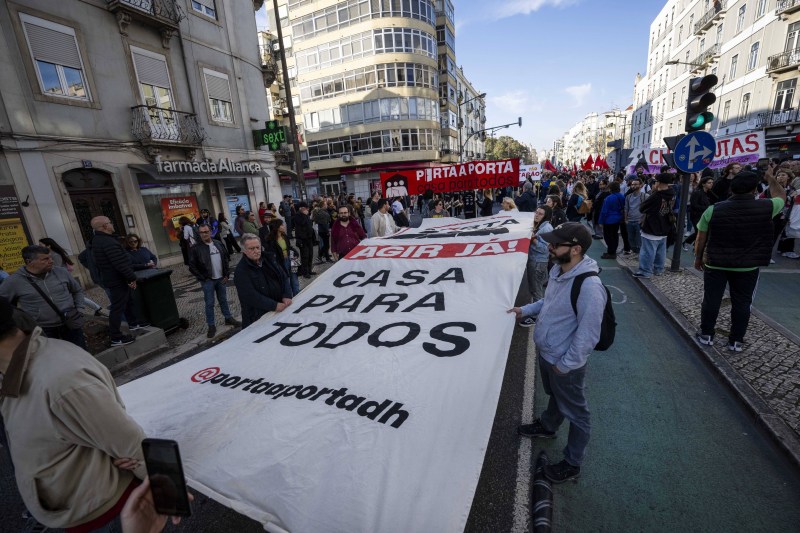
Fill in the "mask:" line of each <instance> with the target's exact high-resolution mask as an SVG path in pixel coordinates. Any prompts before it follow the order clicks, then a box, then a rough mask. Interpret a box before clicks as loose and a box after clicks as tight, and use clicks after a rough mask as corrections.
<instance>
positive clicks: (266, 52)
mask: <svg viewBox="0 0 800 533" xmlns="http://www.w3.org/2000/svg"><path fill="white" fill-rule="evenodd" d="M258 56H259V57H260V58H261V75H262V76H263V77H264V86H265V87H269V86H270V85H272V84H273V83H275V80H277V79H278V77H279V75H280V68H278V62H277V61H275V57H274V56H273V52H272V47H271V46H263V45H262V46H259V47H258Z"/></svg>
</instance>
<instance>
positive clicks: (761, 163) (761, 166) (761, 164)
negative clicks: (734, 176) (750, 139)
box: [756, 157, 771, 171]
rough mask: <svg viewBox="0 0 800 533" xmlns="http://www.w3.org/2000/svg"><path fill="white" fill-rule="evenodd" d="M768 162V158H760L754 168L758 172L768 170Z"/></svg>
mask: <svg viewBox="0 0 800 533" xmlns="http://www.w3.org/2000/svg"><path fill="white" fill-rule="evenodd" d="M770 161H771V159H770V158H768V157H762V158H761V159H759V160H758V163H757V164H756V168H758V170H762V171H763V170H767V168H769V163H770Z"/></svg>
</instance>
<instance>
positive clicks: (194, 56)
mask: <svg viewBox="0 0 800 533" xmlns="http://www.w3.org/2000/svg"><path fill="white" fill-rule="evenodd" d="M257 4H258V2H256V3H255V4H254V3H253V2H244V1H243V2H222V1H215V0H152V1H140V0H107V1H106V0H80V1H79V0H60V1H59V2H52V1H49V0H18V1H16V2H11V1H6V0H3V1H1V2H0V29H1V32H0V33H2V38H0V143H1V144H2V151H0V186H3V188H4V191H5V193H6V194H5V195H4V196H6V197H7V196H8V194H13V195H15V196H16V198H18V199H19V201H20V203H19V204H17V203H16V202H15V201H8V200H7V203H9V206H11V207H15V206H17V205H18V207H17V208H16V209H17V211H18V212H17V213H16V215H17V216H16V217H9V218H6V219H2V220H0V230H2V231H4V232H5V233H6V235H7V236H10V235H13V236H14V238H13V239H11V240H9V239H8V238H7V239H4V240H3V247H4V248H3V252H2V261H3V266H6V269H7V270H8V265H15V264H18V261H19V259H18V256H19V249H20V248H21V247H22V246H24V245H25V244H27V243H28V241H31V242H36V241H37V240H38V239H39V238H42V237H45V236H47V237H51V238H53V239H55V240H56V241H57V242H59V243H60V244H61V245H62V246H64V247H65V248H67V250H68V251H70V252H71V253H73V254H77V253H78V252H80V251H81V250H83V248H84V243H85V241H86V240H87V239H88V238H89V237H90V236H91V234H92V230H91V228H90V225H89V221H90V220H91V219H92V217H94V216H97V215H106V216H108V217H109V218H110V219H111V220H112V222H113V223H114V226H115V229H116V231H117V232H118V233H119V234H122V235H125V234H128V233H137V234H139V235H140V236H141V237H142V238H143V239H144V241H145V243H146V245H147V246H148V247H149V248H151V249H152V250H153V251H154V252H155V253H156V254H157V255H158V256H159V258H160V260H161V264H162V265H169V264H172V263H175V262H178V261H180V260H181V259H180V258H181V253H180V249H179V246H178V241H177V236H176V232H175V225H176V223H177V219H178V218H179V217H180V216H182V215H187V216H189V217H190V218H195V217H197V216H198V211H199V209H200V208H207V209H209V210H211V211H212V212H213V213H214V214H215V215H216V214H217V213H219V212H229V211H230V209H232V208H234V207H235V205H238V204H242V205H245V206H246V207H247V208H249V207H250V206H253V207H255V205H256V202H257V201H261V200H267V201H277V200H278V198H279V196H280V187H279V185H278V180H277V174H276V172H275V162H274V158H273V157H272V155H271V154H270V153H268V152H266V151H262V150H258V149H256V148H255V147H254V144H253V135H252V130H253V129H258V128H263V124H264V121H265V120H267V119H268V114H267V106H266V104H265V100H264V90H265V88H264V82H263V78H262V74H261V61H260V59H259V57H258V42H257V38H256V31H255V20H254V11H253V10H254V8H255V7H257ZM228 216H229V217H230V215H228ZM0 218H2V217H1V216H0ZM14 224H17V226H14ZM14 260H16V261H17V263H15V262H14Z"/></svg>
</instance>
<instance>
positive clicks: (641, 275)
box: [633, 272, 650, 279]
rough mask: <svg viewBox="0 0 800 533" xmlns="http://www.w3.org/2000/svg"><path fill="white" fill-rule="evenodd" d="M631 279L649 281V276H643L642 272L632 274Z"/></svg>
mask: <svg viewBox="0 0 800 533" xmlns="http://www.w3.org/2000/svg"><path fill="white" fill-rule="evenodd" d="M633 277H634V278H644V279H650V276H649V275H648V274H645V273H644V272H634V273H633Z"/></svg>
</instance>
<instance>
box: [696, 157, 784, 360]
mask: <svg viewBox="0 0 800 533" xmlns="http://www.w3.org/2000/svg"><path fill="white" fill-rule="evenodd" d="M760 180H761V178H760V177H759V176H758V174H756V173H754V172H749V171H742V172H739V173H738V174H736V175H735V176H734V177H733V178H731V180H730V193H731V196H730V198H728V199H727V200H723V201H721V202H718V203H716V204H714V205H712V206H710V207H708V208H707V209H706V210H705V212H704V213H703V216H702V217H700V220H699V221H698V223H697V240H696V241H695V260H694V267H695V268H696V269H697V270H700V271H702V272H703V304H702V307H701V309H700V331H699V332H698V334H697V340H698V342H700V343H701V344H705V345H708V346H712V345H713V344H714V328H715V327H716V324H717V317H718V316H719V308H720V305H721V304H722V297H723V295H724V294H725V288H726V287H728V288H729V291H730V296H731V330H730V334H729V335H728V350H730V351H732V352H741V351H742V349H743V342H744V336H745V333H746V332H747V326H748V324H749V322H750V304H751V303H752V302H753V293H754V292H755V289H756V285H757V283H758V276H759V269H760V267H762V266H769V263H770V259H771V256H772V245H773V244H774V241H773V238H772V236H773V226H772V218H773V217H774V216H775V215H777V214H778V213H779V212H780V211H781V209H783V206H784V205H785V203H786V190H785V189H784V188H783V187H782V186H781V185H780V183H778V180H777V179H775V177H774V176H773V175H772V173H771V172H770V173H768V174H767V180H768V182H769V192H770V196H771V198H768V199H756V198H755V194H756V189H757V188H758V183H759V181H760Z"/></svg>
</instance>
